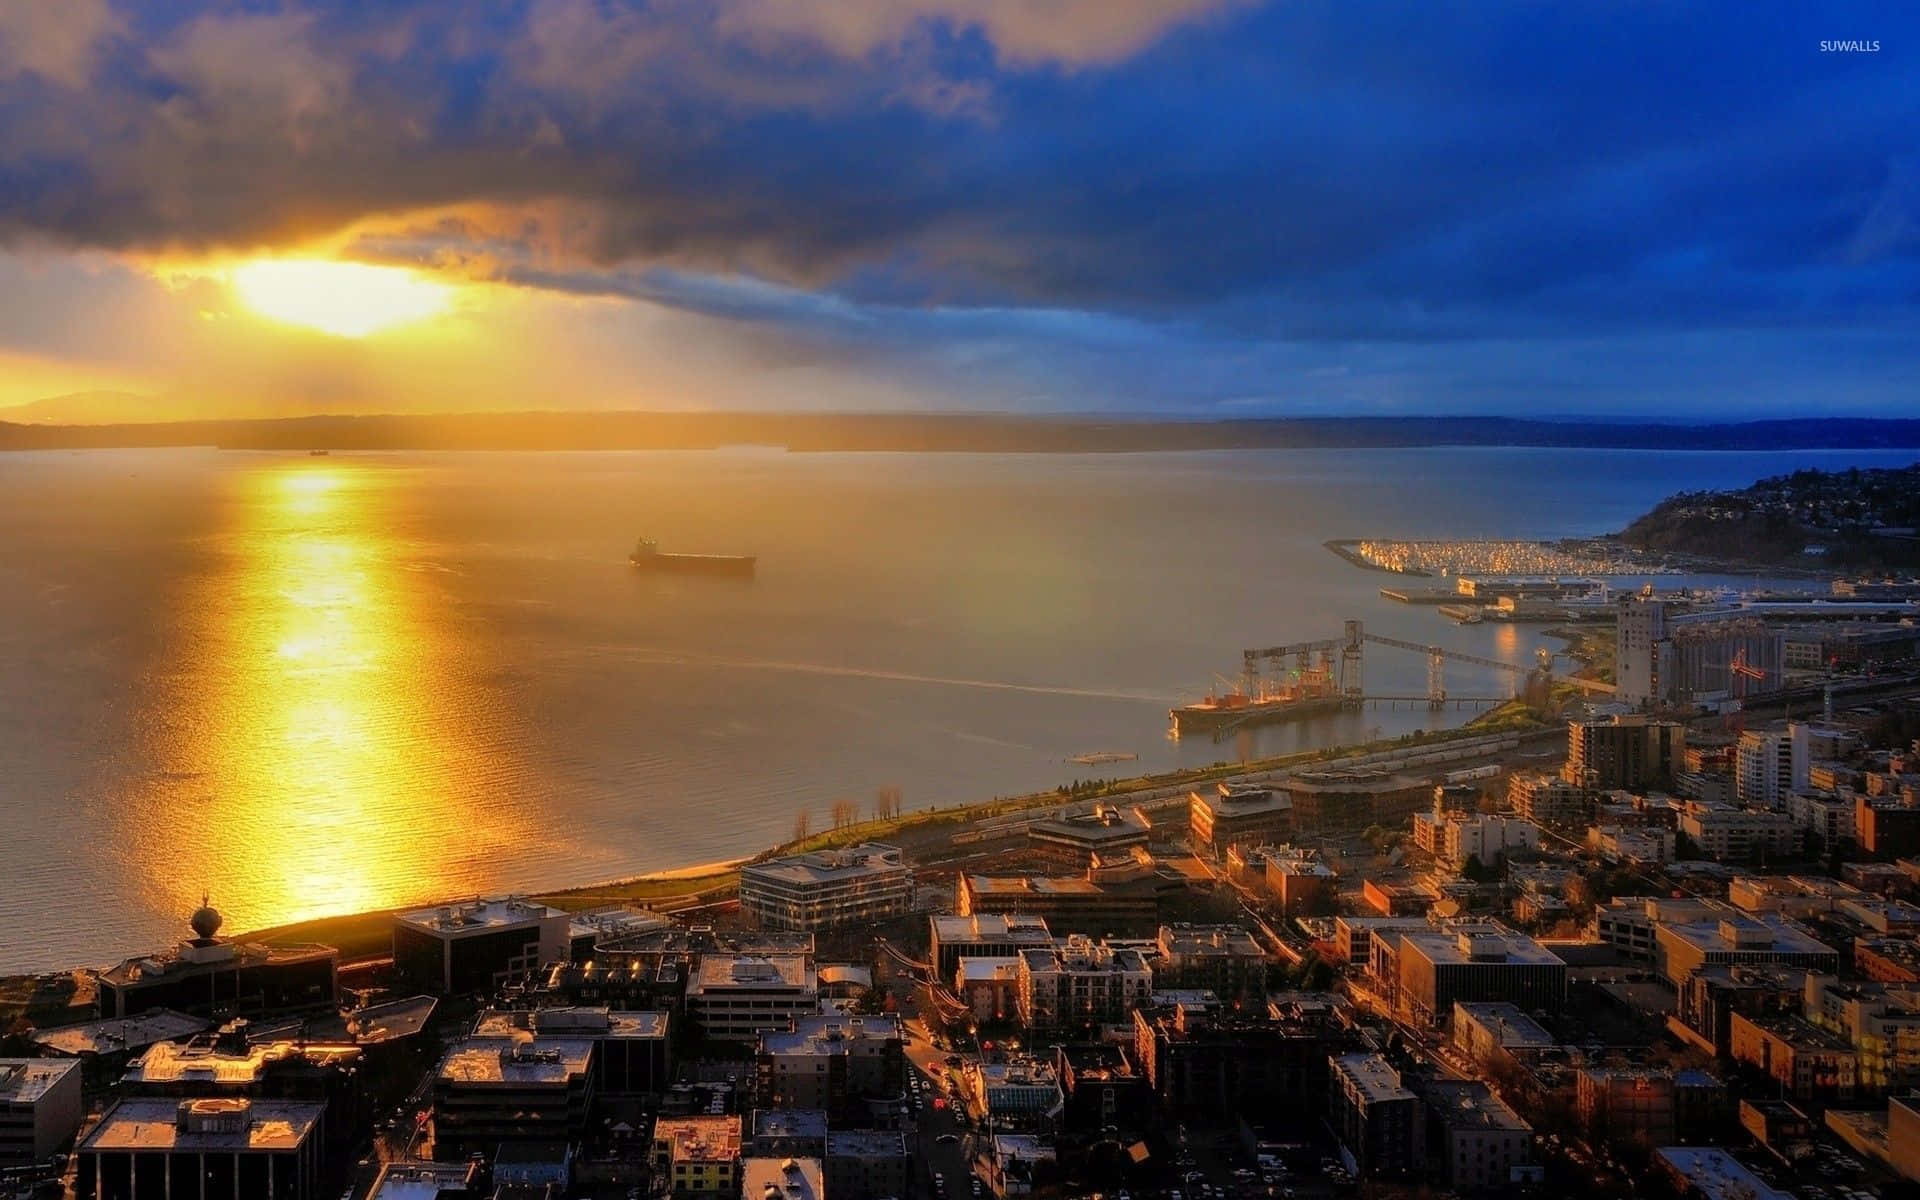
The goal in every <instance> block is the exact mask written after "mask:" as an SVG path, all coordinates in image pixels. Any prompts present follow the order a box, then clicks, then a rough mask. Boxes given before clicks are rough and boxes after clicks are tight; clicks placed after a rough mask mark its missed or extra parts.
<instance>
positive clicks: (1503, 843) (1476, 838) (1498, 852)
mask: <svg viewBox="0 0 1920 1200" xmlns="http://www.w3.org/2000/svg"><path fill="white" fill-rule="evenodd" d="M1413 841H1414V845H1415V846H1417V847H1419V848H1420V849H1422V850H1425V851H1426V852H1427V853H1429V854H1431V855H1433V856H1434V857H1435V858H1436V859H1439V860H1440V861H1441V862H1442V863H1444V864H1446V865H1447V866H1450V867H1453V868H1456V869H1457V868H1459V867H1461V866H1464V865H1465V864H1466V863H1467V861H1468V860H1469V859H1472V860H1477V861H1478V862H1480V863H1482V864H1484V865H1487V866H1491V865H1492V864H1493V863H1494V862H1495V861H1496V860H1498V859H1500V858H1503V857H1505V856H1507V855H1509V854H1518V853H1521V852H1523V851H1532V850H1538V849H1539V848H1540V827H1539V826H1538V825H1535V824H1534V823H1533V822H1532V821H1529V820H1526V819H1524V818H1521V817H1509V816H1503V815H1501V814H1498V813H1475V814H1473V815H1471V816H1465V817H1462V816H1452V815H1446V814H1441V813H1415V814H1413Z"/></svg>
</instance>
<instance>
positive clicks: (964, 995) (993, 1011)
mask: <svg viewBox="0 0 1920 1200" xmlns="http://www.w3.org/2000/svg"><path fill="white" fill-rule="evenodd" d="M953 987H954V994H955V995H956V996H959V997H960V999H962V1000H963V1001H965V1002H966V1005H967V1007H968V1008H969V1009H971V1010H972V1011H973V1016H974V1019H975V1020H978V1021H1011V1020H1013V1019H1014V1014H1015V1013H1016V1012H1017V1011H1018V1009H1019V1003H1020V1000H1019V996H1020V960H1019V959H1018V958H963V959H961V960H960V966H959V967H958V969H956V970H955V971H954V973H953Z"/></svg>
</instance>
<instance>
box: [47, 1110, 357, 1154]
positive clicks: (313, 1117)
mask: <svg viewBox="0 0 1920 1200" xmlns="http://www.w3.org/2000/svg"><path fill="white" fill-rule="evenodd" d="M186 1111H191V1112H195V1113H201V1114H206V1115H207V1117H208V1118H209V1119H208V1120H207V1121H206V1122H205V1123H204V1124H205V1126H207V1127H205V1128H196V1126H197V1125H201V1124H202V1123H201V1122H196V1121H191V1120H184V1119H183V1113H184V1112H186ZM326 1111H327V1106H326V1105H325V1104H318V1103H308V1102H306V1101H300V1100H173V1099H157V1098H155V1099H149V1098H145V1097H140V1098H134V1099H127V1100H122V1101H120V1102H119V1103H118V1104H115V1105H114V1106H113V1107H112V1108H111V1109H109V1110H108V1111H107V1115H106V1116H104V1117H102V1118H101V1119H100V1123H99V1124H98V1125H96V1126H94V1128H93V1132H91V1133H89V1134H88V1135H87V1136H86V1137H85V1139H83V1140H82V1141H81V1143H80V1149H81V1150H83V1151H152V1152H161V1153H164V1152H168V1151H185V1152H191V1151H204V1152H206V1153H226V1154H232V1153H255V1154H268V1153H290V1152H292V1151H294V1150H296V1149H298V1148H299V1146H300V1143H301V1142H302V1141H304V1140H305V1139H306V1138H307V1137H309V1136H310V1135H311V1134H312V1133H313V1132H314V1130H315V1128H316V1127H317V1126H318V1125H319V1124H320V1121H321V1118H322V1117H324V1116H325V1115H326ZM222 1116H224V1117H226V1118H229V1119H227V1120H221V1119H219V1118H221V1117H222ZM183 1126H184V1127H183Z"/></svg>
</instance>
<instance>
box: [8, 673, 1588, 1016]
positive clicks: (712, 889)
mask: <svg viewBox="0 0 1920 1200" xmlns="http://www.w3.org/2000/svg"><path fill="white" fill-rule="evenodd" d="M1495 711H1498V710H1495ZM1492 716H1494V712H1492V711H1490V712H1488V713H1483V714H1479V715H1477V716H1476V717H1474V718H1472V719H1470V720H1469V721H1467V722H1466V723H1464V724H1462V725H1459V726H1456V727H1455V728H1452V729H1447V730H1442V731H1439V732H1436V733H1430V734H1426V735H1425V736H1422V737H1419V738H1414V737H1413V736H1411V735H1402V736H1399V737H1392V738H1381V739H1377V740H1375V741H1371V742H1360V743H1354V744H1351V745H1343V746H1328V747H1323V748H1320V749H1316V750H1297V751H1293V752H1291V753H1289V754H1283V755H1277V756H1274V757H1271V758H1264V759H1255V760H1252V761H1249V762H1239V761H1233V760H1224V761H1221V762H1216V763H1213V764H1211V765H1208V766H1205V767H1183V768H1179V769H1176V770H1173V771H1165V772H1158V773H1154V774H1147V775H1136V776H1129V777H1121V778H1110V779H1102V780H1093V781H1088V782H1090V783H1092V784H1093V785H1094V786H1093V787H1092V788H1091V789H1090V790H1085V791H1081V792H1077V793H1073V794H1069V793H1068V792H1067V791H1066V790H1064V788H1053V789H1048V790H1045V791H1037V792H1029V793H1024V794H1022V795H1018V796H1005V797H995V798H992V799H989V800H983V801H978V802H975V803H972V804H960V805H955V806H952V807H948V808H927V809H918V810H915V811H911V812H905V813H902V814H901V815H900V816H898V817H889V818H886V819H884V820H867V821H860V822H856V823H854V824H852V825H848V826H845V827H843V828H841V829H832V830H822V831H820V832H818V833H814V834H810V835H809V836H807V837H805V838H799V839H789V840H786V841H783V842H778V843H775V844H773V845H770V846H768V847H767V848H766V849H763V850H761V851H760V852H759V853H757V854H750V855H743V856H739V857H736V858H727V859H719V860H714V861H711V862H706V863H693V864H688V865H686V866H680V867H669V868H665V869H663V870H659V871H650V872H646V873H644V874H640V875H633V876H627V877H624V878H616V879H610V880H605V881H602V882H599V883H591V884H582V885H576V886H572V887H566V888H556V889H552V890H545V891H527V892H524V893H515V894H517V895H524V896H525V897H526V898H527V899H528V900H532V901H535V902H538V903H543V904H550V905H552V906H554V907H556V908H562V909H566V910H567V911H569V912H581V911H586V910H589V909H593V908H598V907H613V906H617V905H629V906H637V907H644V908H651V909H653V910H654V911H656V912H661V913H663V914H665V915H671V914H672V913H673V912H676V911H681V910H684V909H688V908H694V907H700V906H704V905H706V904H710V903H716V902H722V901H724V900H725V899H727V898H730V897H731V894H732V893H733V892H734V891H735V889H736V888H737V886H738V881H739V869H740V867H742V866H744V865H746V864H747V863H751V862H759V861H764V860H766V859H769V858H778V857H781V856H783V855H788V854H797V853H804V852H807V851H812V850H823V849H832V848H834V847H837V846H843V845H854V844H857V843H860V842H865V841H873V840H885V839H887V838H889V837H893V838H905V839H907V840H914V839H928V838H933V839H937V840H939V841H943V842H944V841H945V838H942V837H940V835H941V834H942V833H943V832H944V831H946V830H947V829H949V828H950V827H953V826H962V825H968V824H972V823H974V822H978V821H984V820H988V819H990V818H994V817H1004V816H1008V815H1011V814H1015V813H1022V812H1032V813H1035V814H1040V813H1043V812H1045V811H1047V810H1049V809H1064V808H1068V807H1071V806H1073V805H1076V804H1085V803H1088V802H1090V801H1093V800H1113V801H1119V802H1124V801H1125V800H1126V798H1127V797H1130V796H1134V795H1136V794H1143V793H1150V792H1153V791H1156V790H1161V789H1165V788H1170V787H1193V786H1200V785H1203V784H1207V783H1212V782H1216V781H1218V780H1222V779H1230V778H1235V777H1240V776H1247V775H1256V774H1262V773H1268V772H1272V771H1276V770H1283V769H1287V768H1290V767H1296V766H1302V765H1307V764H1317V763H1333V762H1337V761H1339V760H1341V759H1346V758H1354V757H1359V756H1364V755H1369V754H1377V753H1382V752H1385V751H1389V750H1394V749H1406V748H1409V747H1413V746H1419V747H1423V748H1437V747H1439V746H1444V745H1445V744H1446V743H1448V742H1452V741H1459V740H1463V739H1470V738H1478V737H1487V736H1499V735H1500V734H1507V735H1509V736H1510V735H1512V734H1515V733H1517V734H1519V735H1521V736H1525V735H1526V734H1527V733H1538V732H1540V731H1541V730H1543V729H1550V728H1552V726H1551V725H1550V724H1549V725H1542V726H1539V727H1538V728H1534V729H1528V730H1502V731H1500V734H1496V733H1494V731H1492V730H1489V729H1488V728H1487V727H1486V724H1485V723H1484V722H1485V721H1486V718H1489V717H1492ZM948 836H950V834H949V835H948ZM949 844H950V843H949ZM921 861H922V864H923V865H926V866H937V865H939V862H940V859H939V858H938V857H937V856H926V855H923V857H922V859H921ZM496 894H499V893H496ZM466 898H469V897H468V896H460V897H443V898H441V899H440V900H438V901H427V902H423V903H420V904H407V905H401V906H396V907H393V908H380V909H372V910H364V911H360V912H353V913H339V914H334V915H331V916H324V917H314V918H310V919H308V920H304V921H295V922H289V923H287V924H284V925H273V926H267V927H264V928H260V929H254V930H248V931H246V932H243V933H236V934H234V935H233V938H232V940H233V941H235V942H249V941H251V942H267V943H294V942H306V943H315V942H317V943H320V944H324V945H329V946H333V947H334V948H336V949H338V950H339V951H340V962H341V966H342V967H343V968H346V967H351V966H355V965H359V964H365V963H373V962H378V961H379V960H381V959H383V958H386V957H388V955H389V954H390V953H391V946H392V942H391V931H392V924H391V922H392V917H393V914H394V913H396V912H401V911H406V910H409V909H416V908H429V907H433V905H434V904H435V903H448V902H451V901H452V900H457V899H466ZM95 969H98V968H94V967H91V966H81V965H76V964H71V963H69V964H66V965H64V966H55V967H48V968H46V969H44V970H39V971H23V972H17V973H12V974H8V975H5V976H0V993H4V992H5V990H6V985H8V984H18V983H21V982H24V981H32V980H39V979H44V978H47V977H52V976H61V975H71V974H73V973H74V972H76V971H92V970H95ZM9 1015H10V1014H9V1013H8V1012H7V1011H5V1008H4V1006H0V1029H3V1028H4V1026H5V1021H6V1018H7V1017H8V1016H9ZM74 1019H79V1020H84V1019H86V1018H84V1017H81V1018H74Z"/></svg>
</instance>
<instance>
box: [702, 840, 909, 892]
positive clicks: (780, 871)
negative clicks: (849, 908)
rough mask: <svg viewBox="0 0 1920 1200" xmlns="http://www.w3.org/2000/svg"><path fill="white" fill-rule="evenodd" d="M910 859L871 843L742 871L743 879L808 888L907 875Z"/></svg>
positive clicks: (893, 848)
mask: <svg viewBox="0 0 1920 1200" xmlns="http://www.w3.org/2000/svg"><path fill="white" fill-rule="evenodd" d="M906 870H907V860H906V856H905V854H904V853H903V852H902V851H901V849H900V848H899V847H898V846H884V845H881V844H880V843H878V842H868V843H866V844H865V845H861V846H849V847H847V848H846V849H844V850H816V851H813V852H811V853H808V854H792V855H788V856H787V857H786V858H773V859H768V860H767V861H766V862H761V863H751V864H749V865H747V866H744V867H742V868H740V877H741V878H742V879H760V880H766V881H768V882H770V883H784V884H787V885H789V886H795V887H804V886H810V885H811V886H818V885H821V884H828V883H838V882H841V881H846V880H853V879H860V878H864V877H866V876H869V875H897V874H902V873H904V872H906Z"/></svg>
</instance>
